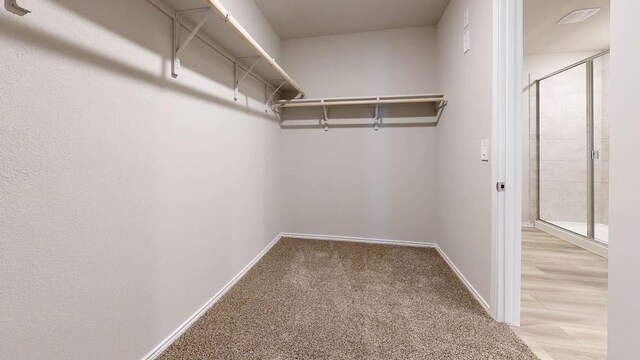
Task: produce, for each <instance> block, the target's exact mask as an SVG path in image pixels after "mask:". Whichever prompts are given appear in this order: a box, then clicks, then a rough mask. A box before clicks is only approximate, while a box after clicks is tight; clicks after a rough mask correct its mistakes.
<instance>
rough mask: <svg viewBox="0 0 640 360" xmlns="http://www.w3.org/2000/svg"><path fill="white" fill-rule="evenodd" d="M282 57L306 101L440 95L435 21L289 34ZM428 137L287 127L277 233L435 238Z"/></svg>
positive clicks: (425, 130) (421, 131) (422, 130)
mask: <svg viewBox="0 0 640 360" xmlns="http://www.w3.org/2000/svg"><path fill="white" fill-rule="evenodd" d="M283 55H284V58H285V68H286V69H287V70H288V71H289V72H290V74H291V75H292V76H293V77H294V78H295V79H296V80H297V81H298V82H299V83H300V85H301V86H302V87H303V88H304V89H305V90H306V91H307V94H308V96H309V97H323V96H329V97H335V96H365V95H397V94H413V93H429V92H439V89H438V88H437V87H436V86H435V73H436V70H435V28H434V27H418V28H407V29H399V30H388V31H376V32H366V33H358V34H348V35H338V36H324V37H316V38H307V39H297V40H287V41H284V42H283ZM372 122H373V120H372ZM434 135H435V128H432V127H408V128H383V129H381V130H380V131H374V130H373V128H372V127H369V128H355V129H344V128H339V129H338V128H333V129H331V130H329V131H328V132H325V131H322V130H320V129H287V130H284V131H283V161H284V164H283V166H284V172H285V174H284V179H283V185H284V189H285V190H284V191H283V194H284V209H285V210H284V211H285V228H284V230H285V231H289V232H302V233H311V234H323V235H341V236H357V237H370V238H383V239H396V240H411V241H422V242H435V240H436V239H435V237H434V223H433V221H434V216H435V212H436V211H437V209H436V207H435V200H434V196H435V137H434Z"/></svg>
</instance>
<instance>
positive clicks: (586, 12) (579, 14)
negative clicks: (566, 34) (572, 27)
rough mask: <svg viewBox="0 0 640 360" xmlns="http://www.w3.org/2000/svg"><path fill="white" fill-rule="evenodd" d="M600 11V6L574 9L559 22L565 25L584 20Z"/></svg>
mask: <svg viewBox="0 0 640 360" xmlns="http://www.w3.org/2000/svg"><path fill="white" fill-rule="evenodd" d="M598 11H600V8H592V9H580V10H574V11H572V12H570V13H568V14H567V15H565V16H564V17H563V18H562V19H560V20H558V24H561V25H563V24H575V23H579V22H583V21H585V20H587V19H588V18H590V17H592V16H593V15H595V13H597V12H598Z"/></svg>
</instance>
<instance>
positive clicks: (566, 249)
mask: <svg viewBox="0 0 640 360" xmlns="http://www.w3.org/2000/svg"><path fill="white" fill-rule="evenodd" d="M607 265H608V261H607V259H606V258H603V257H601V256H598V255H595V254H593V253H591V252H589V251H587V250H583V249H581V248H579V247H577V246H574V245H572V244H570V243H568V242H565V241H563V240H560V239H558V238H556V237H554V236H552V235H549V234H547V233H544V232H542V231H539V230H536V229H525V230H523V232H522V303H521V304H522V313H521V314H522V317H521V326H520V327H514V328H513V330H514V331H515V332H516V333H517V334H518V336H520V338H522V340H524V342H525V343H526V344H527V345H529V347H530V348H531V349H532V350H533V352H534V353H535V354H536V355H538V357H539V358H540V359H541V360H548V359H553V360H564V359H571V360H580V359H588V360H591V359H606V358H607Z"/></svg>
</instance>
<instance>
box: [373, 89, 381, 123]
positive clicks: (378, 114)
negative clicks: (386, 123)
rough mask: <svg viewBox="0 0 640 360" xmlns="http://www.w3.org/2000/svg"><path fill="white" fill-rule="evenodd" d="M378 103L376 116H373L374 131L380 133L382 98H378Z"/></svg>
mask: <svg viewBox="0 0 640 360" xmlns="http://www.w3.org/2000/svg"><path fill="white" fill-rule="evenodd" d="M376 100H378V103H377V104H376V108H375V114H374V115H373V130H375V131H378V130H379V129H380V123H381V121H380V102H379V101H380V98H379V97H378V98H376Z"/></svg>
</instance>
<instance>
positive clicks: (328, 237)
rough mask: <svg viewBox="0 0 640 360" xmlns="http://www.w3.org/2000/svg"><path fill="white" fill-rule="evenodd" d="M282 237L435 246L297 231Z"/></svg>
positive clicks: (422, 244) (422, 245) (423, 245)
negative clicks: (300, 232)
mask: <svg viewBox="0 0 640 360" xmlns="http://www.w3.org/2000/svg"><path fill="white" fill-rule="evenodd" d="M281 235H282V237H291V238H298V239H307V240H330V241H347V242H359V243H366V244H385V245H402V246H414V247H430V248H431V247H436V246H437V245H436V244H434V243H423V242H419V241H406V240H388V239H375V238H363V237H354V236H336V235H318V234H299V233H282V234H281Z"/></svg>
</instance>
